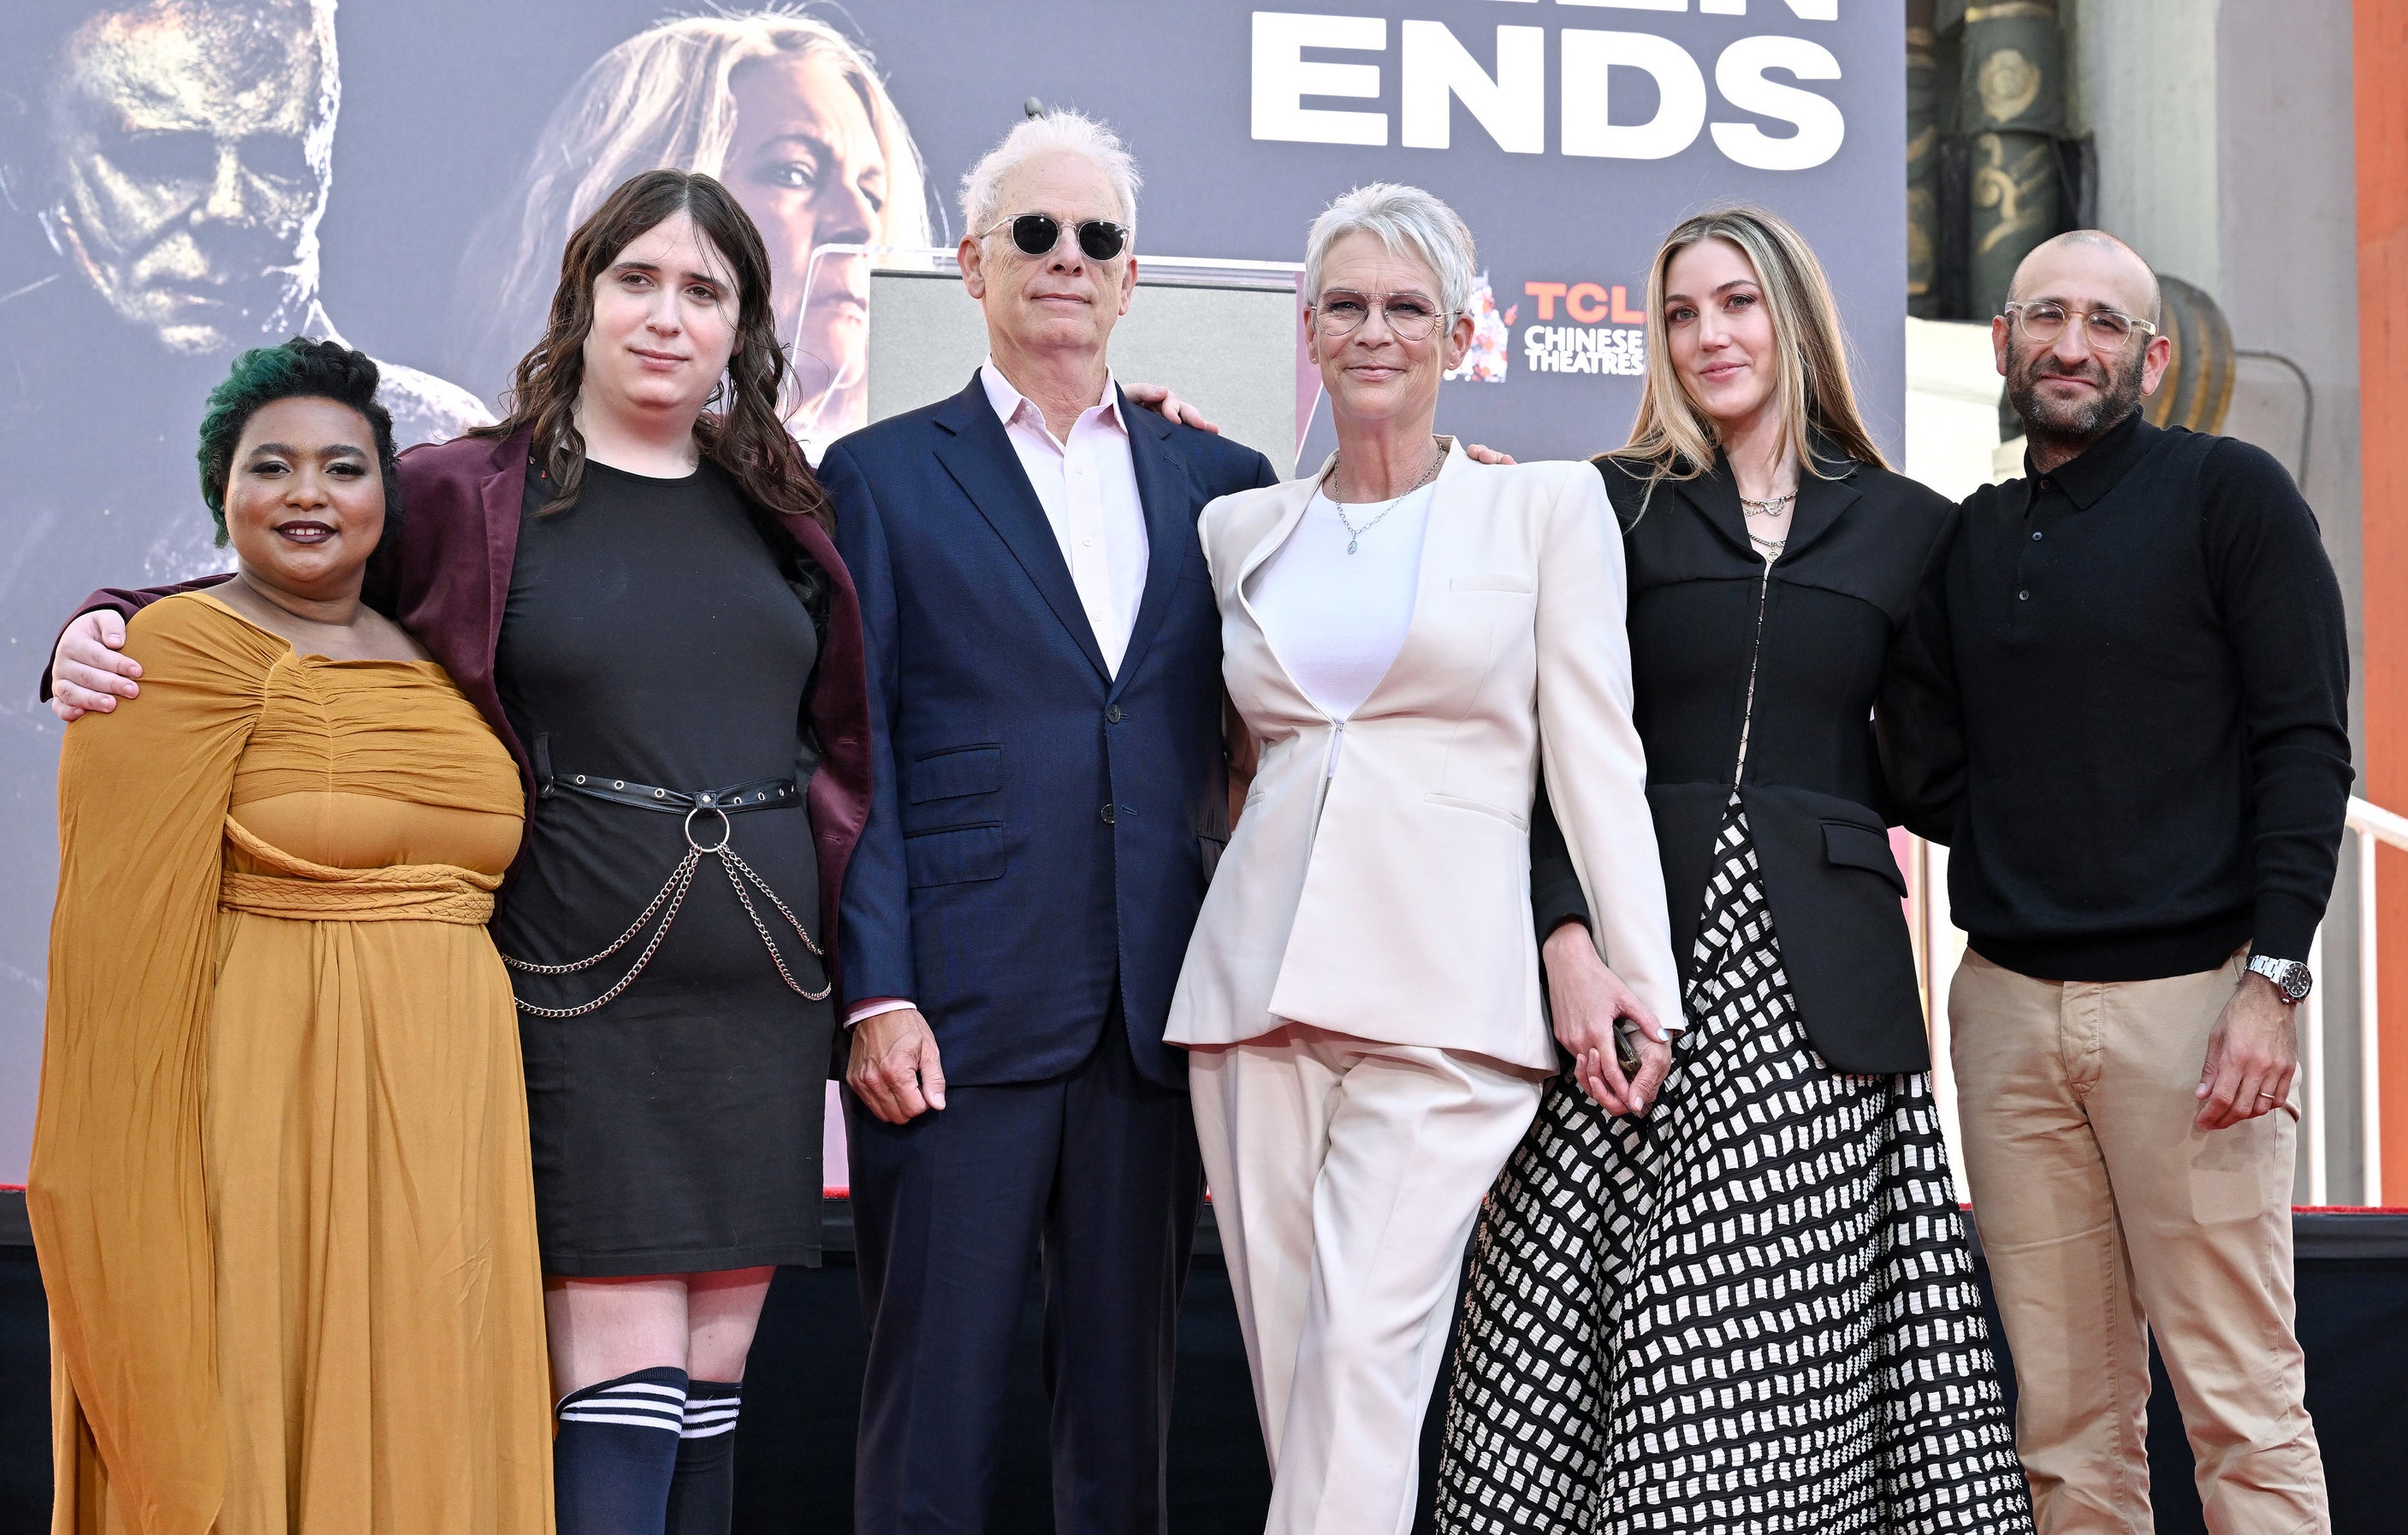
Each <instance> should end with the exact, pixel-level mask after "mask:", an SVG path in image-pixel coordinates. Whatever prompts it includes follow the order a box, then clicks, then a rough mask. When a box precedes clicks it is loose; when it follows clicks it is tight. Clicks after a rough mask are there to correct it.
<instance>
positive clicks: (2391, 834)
mask: <svg viewBox="0 0 2408 1535" xmlns="http://www.w3.org/2000/svg"><path fill="white" fill-rule="evenodd" d="M2348 825H2349V832H2350V835H2351V837H2352V838H2353V839H2355V846H2356V852H2357V859H2356V862H2357V865H2358V870H2357V872H2358V892H2357V895H2358V900H2357V907H2358V911H2357V916H2358V935H2357V937H2358V941H2357V944H2356V948H2357V950H2358V966H2357V969H2358V975H2357V982H2358V985H2357V996H2356V997H2354V998H2352V1000H2354V1001H2355V1002H2356V1003H2357V1006H2358V1137H2357V1141H2358V1144H2357V1146H2356V1151H2357V1162H2358V1203H2360V1204H2368V1205H2379V1204H2381V1203H2382V1202H2383V1071H2382V1059H2383V1052H2382V1034H2381V1028H2382V1008H2381V993H2380V990H2379V988H2378V985H2377V982H2378V975H2377V970H2376V965H2377V961H2378V959H2379V957H2380V955H2379V944H2378V942H2377V937H2378V933H2379V929H2380V921H2379V919H2380V916H2381V907H2380V906H2379V904H2378V903H2377V901H2376V898H2375V866H2376V862H2377V858H2376V854H2377V850H2378V848H2380V847H2382V846H2386V845H2387V846H2390V847H2394V848H2398V849H2401V851H2403V852H2408V816H2402V815H2399V814H2396V813H2394V812H2393V811H2386V810H2385V809H2383V808H2382V807H2381V806H2379V805H2372V804H2369V803H2368V802H2367V801H2365V800H2363V799H2358V798H2356V797H2353V798H2352V799H2351V800H2350V802H2349V817H2348ZM1910 840H1911V843H1912V845H1911V848H1910V851H1909V853H1908V855H1907V859H1906V863H1907V881H1908V885H1909V888H1910V889H1911V891H1912V892H1913V894H1912V895H1911V896H1910V897H1909V899H1908V908H1909V913H1910V920H1911V923H1912V926H1913V929H1914V947H1915V959H1916V962H1917V964H1918V965H1919V966H1920V967H1921V969H1922V972H1923V997H1924V1002H1925V1004H1926V1006H1927V1008H1928V1012H1929V1017H1930V1019H1931V1055H1932V1088H1933V1092H1934V1096H1935V1097H1937V1098H1938V1099H1939V1107H1940V1114H1941V1120H1942V1125H1943V1126H1944V1127H1945V1129H1946V1131H1947V1136H1948V1150H1949V1155H1950V1160H1951V1161H1952V1163H1953V1164H1954V1165H1955V1167H1956V1169H1957V1198H1960V1199H1962V1198H1970V1197H1971V1196H1970V1195H1969V1194H1968V1193H1967V1191H1966V1189H1965V1184H1964V1168H1965V1155H1964V1142H1963V1139H1962V1137H1961V1136H1960V1135H1959V1134H1958V1131H1957V1083H1956V1073H1955V1070H1954V1069H1953V1068H1952V1066H1951V1065H1950V1062H1949V1054H1948V982H1949V978H1950V977H1952V976H1954V975H1955V974H1956V973H1957V962H1958V961H1959V960H1960V959H1962V958H1963V957H1964V951H1965V935H1964V934H1962V933H1960V932H1958V931H1957V928H1956V926H1955V925H1953V924H1952V923H1951V922H1950V921H1949V920H1948V850H1947V849H1946V848H1943V847H1938V846H1935V845H1933V844H1931V843H1928V842H1924V841H1920V840H1913V839H1910ZM2324 955H2325V941H2324V932H2323V930H2322V929H2321V928H2319V929H2318V930H2317V933H2316V938H2315V946H2314V947H2313V948H2312V949H2311V950H2310V951H2309V956H2308V967H2309V968H2311V969H2313V970H2314V971H2315V974H2316V989H2315V991H2314V992H2311V993H2310V994H2309V997H2308V1000H2307V1002H2306V1004H2305V1012H2306V1016H2305V1017H2303V1018H2302V1019H2301V1020H2300V1024H2301V1029H2300V1035H2301V1038H2300V1075H2301V1077H2302V1079H2303V1081H2302V1083H2301V1093H2300V1098H2301V1103H2300V1149H2301V1159H2302V1161H2303V1163H2304V1168H2303V1171H2304V1173H2305V1178H2304V1182H2305V1183H2306V1184H2307V1190H2306V1193H2307V1202H2308V1203H2310V1204H2312V1205H2321V1204H2327V1203H2329V1202H2330V1191H2331V1170H2332V1153H2333V1148H2332V1144H2331V1142H2332V1140H2333V1138H2334V1130H2333V1116H2332V1115H2330V1114H2329V1113H2328V1112H2326V1105H2327V1103H2328V1102H2329V1098H2328V1097H2327V1092H2326V1079H2327V1076H2328V1063H2327V1059H2326V1057H2327V1055H2328V1054H2329V1051H2328V1048H2327V1047H2328V1043H2329V1041H2328V1040H2327V1039H2326V1032H2327V1025H2328V1019H2329V1014H2328V1011H2327V1009H2328V1008H2329V1005H2330V997H2329V990H2330V988H2329V978H2328V977H2327V976H2326V974H2325V967H2324Z"/></svg>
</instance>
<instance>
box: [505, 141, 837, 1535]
mask: <svg viewBox="0 0 2408 1535" xmlns="http://www.w3.org/2000/svg"><path fill="white" fill-rule="evenodd" d="M782 374H783V359H782V357H781V354H780V352H779V350H778V346H777V341H776V337H775V331H774V323H773V320H772V310H771V308H770V305H769V264H768V257H767V252H766V251H764V249H763V247H762V243H761V238H760V236H759V235H758V234H757V233H756V232H755V230H754V229H753V223H752V222H751V220H749V219H748V218H746V216H745V215H744V213H743V211H742V209H741V208H738V206H737V205H736V203H735V201H734V199H732V198H731V197H730V196H729V195H728V194H726V192H725V191H724V190H723V189H722V188H721V187H720V185H719V183H718V182H716V181H714V180H712V179H710V178H708V177H704V176H695V175H688V174H686V173H683V172H679V171H654V172H651V173H649V174H646V175H643V176H639V177H637V178H635V179H632V180H630V181H628V182H626V183H625V184H624V185H623V186H621V187H620V188H619V189H618V191H617V192H615V193H614V194H611V196H610V197H609V199H608V200H607V201H606V202H605V203H604V204H603V205H602V207H601V208H598V209H596V210H595V213H594V215H593V216H592V217H591V218H589V219H588V220H587V221H586V222H585V223H584V224H583V225H582V226H581V228H580V229H579V230H578V231H577V233H576V234H575V235H574V236H572V237H570V240H569V243H568V249H567V251H566V255H565V256H564V258H563V261H562V265H561V283H560V288H559V291H558V292H557V293H556V294H554V295H553V298H552V320H551V328H550V331H549V333H548V334H547V335H546V336H545V337H544V338H543V339H542V340H541V341H540V342H538V344H537V346H536V347H535V349H534V350H533V351H530V352H528V353H527V355H526V357H525V358H524V359H523V361H522V362H521V363H520V364H519V366H518V371H517V377H516V382H515V385H514V388H513V391H512V395H511V396H510V400H511V406H512V409H511V410H510V413H509V418H508V419H507V420H505V421H503V422H501V423H499V424H497V425H495V426H493V427H489V428H486V429H485V430H484V431H483V432H481V433H480V437H482V438H487V439H489V440H495V441H502V442H505V443H507V442H509V441H511V440H513V439H517V438H520V437H521V436H522V435H523V436H524V438H525V439H526V441H527V444H528V446H527V449H526V450H525V452H524V456H523V461H522V463H523V494H522V499H521V508H520V516H519V519H518V528H517V544H516V550H515V556H514V558H513V559H512V561H511V563H510V567H509V584H508V587H507V595H506V596H505V598H504V603H503V610H502V619H501V624H500V628H499V635H498V639H497V642H496V644H495V653H494V672H493V675H494V679H495V685H496V688H497V690H498V693H499V696H500V699H501V704H502V708H503V710H504V712H505V713H506V714H507V716H508V718H509V724H510V728H511V732H512V733H513V734H514V735H515V736H516V737H517V738H518V739H519V741H520V742H521V743H522V744H523V746H524V748H525V749H526V752H527V753H528V755H529V757H530V759H531V761H532V765H533V768H534V775H535V780H536V801H535V804H534V807H533V811H532V813H531V814H530V816H529V817H528V822H527V847H526V854H525V856H524V858H523V860H522V862H521V864H520V867H519V868H518V870H517V874H516V878H515V880H514V882H513V883H512V884H511V886H510V888H509V893H508V896H507V897H506V898H505V900H504V901H503V903H502V905H501V907H500V909H499V910H498V911H496V913H495V919H494V939H495V944H496V946H497V947H499V948H500V950H501V951H502V954H503V955H504V959H505V963H507V964H509V965H510V967H511V968H512V971H513V975H514V983H515V986H516V990H517V993H518V1002H519V1009H520V1012H521V1015H522V1016H521V1026H520V1040H521V1045H522V1048H523V1052H524V1055H525V1061H526V1074H527V1095H528V1107H529V1125H530V1129H531V1133H532V1135H533V1140H534V1150H535V1159H534V1160H535V1179H536V1214H537V1223H538V1231H539V1235H540V1238H541V1241H542V1248H543V1266H544V1270H545V1276H546V1277H545V1300H546V1311H547V1316H548V1320H549V1323H550V1339H551V1347H552V1376H553V1385H554V1389H555V1390H556V1391H557V1392H558V1393H559V1394H560V1396H561V1402H560V1406H559V1410H558V1415H559V1420H560V1432H559V1437H558V1439H557V1441H556V1442H555V1448H554V1466H555V1478H554V1480H555V1485H556V1487H557V1489H558V1513H559V1521H560V1528H561V1530H562V1531H563V1535H590V1532H595V1531H610V1532H612V1535H617V1532H620V1531H626V1532H628V1535H652V1532H658V1531H662V1530H664V1529H666V1530H668V1531H670V1532H671V1535H686V1532H698V1531H703V1530H713V1531H724V1529H726V1528H727V1521H728V1518H729V1513H730V1504H731V1499H732V1486H733V1473H734V1462H733V1449H734V1444H735V1436H734V1432H733V1430H734V1428H735V1426H736V1414H737V1408H738V1399H739V1389H740V1388H739V1384H738V1383H740V1382H741V1380H742V1379H743V1372H744V1358H745V1355H746V1353H747V1351H748V1350H749V1349H750V1347H751V1344H752V1338H753V1327H754V1325H755V1323H756V1321H757V1320H758V1318H759V1316H760V1312H761V1304H762V1301H763V1299H764V1298H766V1296H767V1292H768V1287H769V1279H770V1275H771V1273H772V1272H773V1270H774V1268H775V1266H776V1265H778V1264H781V1263H812V1262H816V1261H817V1260H818V1257H819V1210H820V1184H821V1180H820V1120H821V1113H822V1109H823V1105H824V1097H825V1095H824V1082H825V1079H826V1075H827V1063H828V1059H829V1039H830V1035H831V1032H832V1030H833V1028H834V1014H833V1011H832V1004H831V1002H830V1000H829V997H830V991H831V982H830V978H829V976H828V974H827V971H826V969H825V968H824V964H823V960H822V954H823V952H824V951H827V950H829V949H831V948H832V944H830V943H827V942H824V941H823V939H824V935H822V934H820V933H819V932H817V931H816V929H817V928H818V927H819V921H818V918H819V913H820V911H821V909H822V904H823V903H822V901H821V898H820V897H821V890H820V878H821V870H820V867H819V859H818V855H817V854H816V852H815V849H814V840H815V839H814V838H813V835H812V832H813V826H812V820H813V817H812V811H811V809H810V803H809V801H808V799H807V796H806V786H807V785H808V783H809V782H810V776H811V770H812V768H813V766H814V762H815V759H816V756H817V752H818V748H817V743H816V742H815V741H814V740H813V739H812V732H811V730H810V721H811V712H810V699H811V695H812V692H813V688H814V684H815V673H816V671H817V670H818V667H819V661H820V653H821V647H822V641H821V636H820V626H821V625H822V624H824V623H825V622H826V619H827V613H828V607H829V604H828V602H827V597H828V595H829V592H830V589H831V572H830V570H829V569H828V568H827V567H828V566H830V565H832V564H833V560H834V556H833V553H832V552H828V551H827V550H826V548H825V545H824V541H821V540H814V541H820V542H821V549H822V552H821V555H820V557H819V558H818V559H813V558H812V557H811V556H810V553H809V552H807V550H806V548H805V546H804V544H803V543H802V542H801V541H799V540H798V539H797V538H796V529H795V527H794V526H792V525H790V524H793V523H795V522H797V521H801V520H813V519H815V520H817V521H819V522H821V523H823V524H824V522H825V521H826V518H827V511H826V502H825V498H824V496H823V495H821V493H820V491H819V487H818V485H817V484H816V483H815V482H814V481H812V479H811V477H810V470H809V469H808V468H807V467H806V466H804V465H803V463H802V459H801V455H800V453H799V452H797V451H796V447H795V445H794V442H793V440H792V439H791V438H789V437H787V435H786V433H785V431H784V430H783V427H782V425H781V423H780V421H779V419H778V416H777V410H776V407H777V401H778V395H779V390H780V387H781V383H782ZM713 405H724V409H723V410H722V411H720V412H716V413H707V410H708V408H709V407H711V406H713ZM848 608H849V605H848ZM848 616H850V615H849V614H848ZM853 645H854V646H855V647H857V645H858V640H857V638H856V639H854V640H853ZM852 653H853V654H857V653H858V651H857V649H855V650H853V652H852ZM839 864H840V860H839ZM831 872H832V873H833V871H831Z"/></svg>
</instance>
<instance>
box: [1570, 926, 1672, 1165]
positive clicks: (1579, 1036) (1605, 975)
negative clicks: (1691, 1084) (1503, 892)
mask: <svg viewBox="0 0 2408 1535" xmlns="http://www.w3.org/2000/svg"><path fill="white" fill-rule="evenodd" d="M1540 952H1541V954H1543V955H1544V956H1545V958H1546V962H1547V1002H1548V1007H1549V1009H1550V1010H1551V1011H1553V1012H1554V1014H1555V1040H1556V1042H1557V1043H1558V1044H1561V1045H1562V1046H1563V1047H1564V1048H1565V1049H1566V1050H1568V1051H1570V1052H1571V1057H1572V1075H1573V1076H1575V1077H1577V1078H1578V1079H1579V1080H1580V1084H1581V1086H1583V1087H1584V1088H1585V1089H1587V1091H1588V1096H1589V1097H1592V1098H1595V1099H1596V1100H1597V1101H1598V1106H1599V1107H1601V1108H1603V1109H1605V1110H1606V1111H1607V1112H1610V1113H1616V1114H1624V1115H1627V1116H1628V1117H1630V1118H1633V1119H1636V1118H1639V1117H1640V1116H1641V1115H1643V1114H1645V1113H1646V1112H1647V1111H1648V1109H1649V1108H1650V1107H1652V1106H1653V1105H1654V1103H1655V1101H1656V1092H1657V1090H1658V1089H1660V1088H1661V1087H1662V1086H1663V1085H1664V1079H1665V1077H1666V1076H1668V1075H1670V1072H1671V1069H1672V1044H1671V1040H1670V1037H1669V1036H1667V1035H1666V1034H1665V1032H1664V1026H1663V1025H1661V1024H1659V1023H1657V1022H1656V1015H1655V1014H1654V1013H1652V1012H1649V1011H1647V1007H1646V1004H1644V1003H1642V1002H1641V1001H1640V1000H1639V997H1638V995H1637V994H1636V993H1634V992H1633V991H1631V989H1630V988H1629V987H1628V986H1627V985H1625V984H1623V982H1622V977H1620V976H1618V975H1616V974H1614V973H1613V971H1612V970H1611V969H1608V968H1606V963H1605V961H1604V960H1602V959H1599V958H1598V954H1597V945H1596V944H1595V943H1593V942H1591V941H1590V940H1589V936H1588V929H1587V928H1585V927H1584V926H1582V925H1580V924H1579V923H1577V922H1567V923H1564V924H1562V925H1559V926H1557V927H1556V928H1555V931H1554V932H1553V933H1550V934H1548V935H1547V941H1546V945H1545V947H1544V948H1543V949H1541V951H1540ZM1620 1018H1628V1019H1630V1020H1631V1021H1632V1022H1634V1023H1636V1024H1637V1025H1638V1026H1639V1040H1638V1046H1639V1071H1638V1073H1637V1075H1635V1076H1628V1077H1626V1076H1625V1075H1624V1074H1623V1070H1622V1063H1621V1062H1620V1061H1619V1060H1617V1059H1616V1058H1615V1052H1614V1048H1613V1045H1614V1040H1613V1032H1614V1031H1613V1026H1614V1021H1615V1020H1616V1019H1620Z"/></svg>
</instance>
